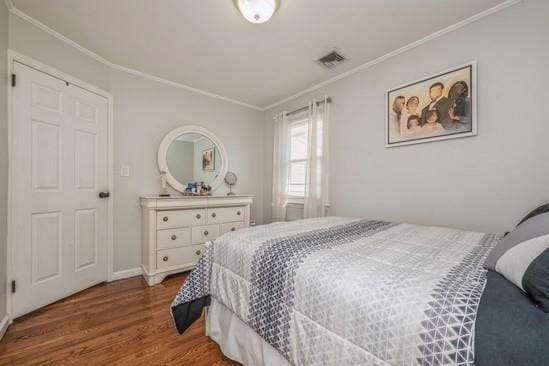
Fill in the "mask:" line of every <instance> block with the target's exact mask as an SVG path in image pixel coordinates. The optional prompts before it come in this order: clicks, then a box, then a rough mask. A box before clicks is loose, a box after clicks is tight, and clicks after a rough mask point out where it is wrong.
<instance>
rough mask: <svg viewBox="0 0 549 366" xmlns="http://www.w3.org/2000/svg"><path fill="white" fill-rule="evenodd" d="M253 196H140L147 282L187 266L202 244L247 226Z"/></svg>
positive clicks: (159, 278) (184, 269)
mask: <svg viewBox="0 0 549 366" xmlns="http://www.w3.org/2000/svg"><path fill="white" fill-rule="evenodd" d="M252 202H253V196H250V195H233V196H225V195H223V196H215V195H214V196H207V197H204V196H181V197H169V198H166V197H141V208H142V214H143V264H142V268H143V277H145V280H146V281H147V283H148V284H149V286H153V285H156V284H158V283H160V282H162V281H163V280H164V278H165V277H166V276H168V275H170V274H173V273H177V272H183V271H187V270H190V269H192V268H193V267H194V265H195V264H196V262H197V260H198V258H199V257H200V255H201V254H202V251H203V248H204V244H205V243H206V242H207V241H210V240H214V239H215V238H216V237H218V236H220V235H222V234H224V233H227V232H230V231H236V230H238V229H242V228H245V227H248V226H249V223H250V205H251V204H252Z"/></svg>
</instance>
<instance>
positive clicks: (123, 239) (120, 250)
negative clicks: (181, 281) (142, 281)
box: [0, 15, 264, 306]
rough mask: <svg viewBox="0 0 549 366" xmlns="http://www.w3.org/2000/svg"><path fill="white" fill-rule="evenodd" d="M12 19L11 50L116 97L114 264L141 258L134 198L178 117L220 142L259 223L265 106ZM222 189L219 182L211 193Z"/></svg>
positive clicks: (133, 263)
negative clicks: (116, 63)
mask: <svg viewBox="0 0 549 366" xmlns="http://www.w3.org/2000/svg"><path fill="white" fill-rule="evenodd" d="M9 26H10V34H9V44H10V48H12V49H13V50H14V51H17V52H19V53H22V54H24V55H27V56H30V57H32V58H34V59H36V60H38V61H40V62H43V63H45V64H48V65H50V66H52V67H55V68H57V69H59V70H61V71H63V72H65V73H68V74H71V75H73V76H75V77H77V78H79V79H81V80H83V81H85V82H88V83H90V84H92V85H95V86H97V87H100V88H102V89H105V90H107V91H109V92H111V93H112V94H113V96H114V159H115V166H114V177H115V186H114V192H113V195H112V199H113V200H114V216H115V217H114V228H115V230H114V270H115V271H121V270H125V269H131V268H135V267H138V266H139V265H140V263H141V211H140V208H139V200H138V198H139V196H140V195H147V194H157V193H159V187H160V179H159V172H158V168H157V163H156V151H157V148H158V145H159V144H160V140H161V139H162V137H163V136H164V135H165V134H166V133H168V131H170V130H171V129H173V128H175V127H178V126H181V125H183V124H197V125H201V126H204V127H206V128H208V129H210V130H211V131H212V132H213V133H215V134H216V135H217V136H218V137H219V138H220V139H221V141H223V142H224V144H225V147H226V149H227V152H228V156H229V160H230V164H229V169H230V170H232V171H234V172H236V173H237V174H238V176H239V182H238V184H237V186H236V187H235V190H236V191H237V192H241V193H250V194H255V195H256V198H255V202H254V205H253V207H252V218H254V219H256V220H257V221H258V222H261V219H262V205H263V201H262V192H263V188H262V181H261V179H262V166H261V163H262V160H263V148H262V143H263V141H262V136H263V118H264V114H263V112H260V111H256V110H252V109H249V108H246V107H242V106H239V105H236V104H233V103H228V102H225V101H221V100H219V99H215V98H210V97H207V96H203V95H200V94H196V93H192V92H189V91H186V90H183V89H179V88H175V87H172V86H167V85H165V84H161V83H157V82H154V81H150V80H148V79H144V78H140V77H136V76H133V75H130V74H127V73H123V72H120V71H116V70H111V69H110V68H109V67H108V66H106V65H104V64H102V63H99V62H97V61H96V60H94V59H92V58H91V57H88V56H87V55H85V54H83V53H81V52H79V51H78V50H76V49H74V48H72V47H70V46H68V45H67V44H65V43H63V42H61V41H59V40H58V39H56V38H55V37H52V36H50V35H49V34H47V33H45V32H43V31H42V30H40V29H38V28H36V27H34V26H33V25H31V24H29V23H27V22H25V21H23V20H21V19H20V18H18V17H17V16H14V15H10V17H9ZM2 60H5V58H3V59H2ZM122 164H127V165H129V166H130V167H131V176H130V177H128V178H123V177H120V167H121V165H122ZM258 172H259V173H258ZM224 192H226V189H225V187H222V188H221V189H220V190H219V191H217V192H216V193H224ZM0 197H1V195H0ZM0 300H1V299H0ZM0 302H1V301H0ZM0 306H1V305H0Z"/></svg>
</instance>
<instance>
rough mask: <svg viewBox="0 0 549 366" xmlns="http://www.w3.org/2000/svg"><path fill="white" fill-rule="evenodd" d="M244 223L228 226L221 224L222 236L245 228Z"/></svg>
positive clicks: (232, 223)
mask: <svg viewBox="0 0 549 366" xmlns="http://www.w3.org/2000/svg"><path fill="white" fill-rule="evenodd" d="M245 226H246V225H244V222H243V221H240V222H229V223H226V224H221V234H225V233H228V232H229V231H236V230H238V229H242V228H243V227H245Z"/></svg>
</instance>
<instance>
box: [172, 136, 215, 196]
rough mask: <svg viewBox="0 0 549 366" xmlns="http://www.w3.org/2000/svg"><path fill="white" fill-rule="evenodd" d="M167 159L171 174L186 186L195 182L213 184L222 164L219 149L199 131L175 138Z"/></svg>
mask: <svg viewBox="0 0 549 366" xmlns="http://www.w3.org/2000/svg"><path fill="white" fill-rule="evenodd" d="M166 160H167V165H168V169H169V171H170V173H171V175H172V176H173V177H174V178H175V179H176V180H177V181H179V182H180V183H181V184H183V185H185V186H186V185H187V184H188V183H193V182H204V183H207V184H211V183H212V182H213V181H214V179H215V178H216V177H217V175H218V174H219V170H220V169H221V165H222V161H221V156H220V153H219V149H218V148H217V147H216V146H215V144H214V143H213V141H212V140H210V139H209V138H208V137H206V136H204V135H201V134H198V133H185V134H182V135H180V136H178V137H177V138H176V139H175V140H173V141H172V143H171V144H170V146H169V147H168V152H167V156H166Z"/></svg>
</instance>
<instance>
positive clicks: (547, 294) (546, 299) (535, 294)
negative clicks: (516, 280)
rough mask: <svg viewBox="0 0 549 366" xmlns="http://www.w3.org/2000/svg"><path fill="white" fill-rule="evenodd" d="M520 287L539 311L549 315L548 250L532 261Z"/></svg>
mask: <svg viewBox="0 0 549 366" xmlns="http://www.w3.org/2000/svg"><path fill="white" fill-rule="evenodd" d="M522 287H524V290H526V292H527V293H528V294H529V295H530V297H531V298H532V300H534V303H535V304H536V305H537V306H539V308H540V309H541V310H543V311H545V312H546V313H549V249H545V251H544V252H543V253H541V254H540V255H539V256H538V257H537V258H536V259H534V261H532V263H531V264H530V266H529V267H528V269H527V270H526V272H525V273H524V277H522Z"/></svg>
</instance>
